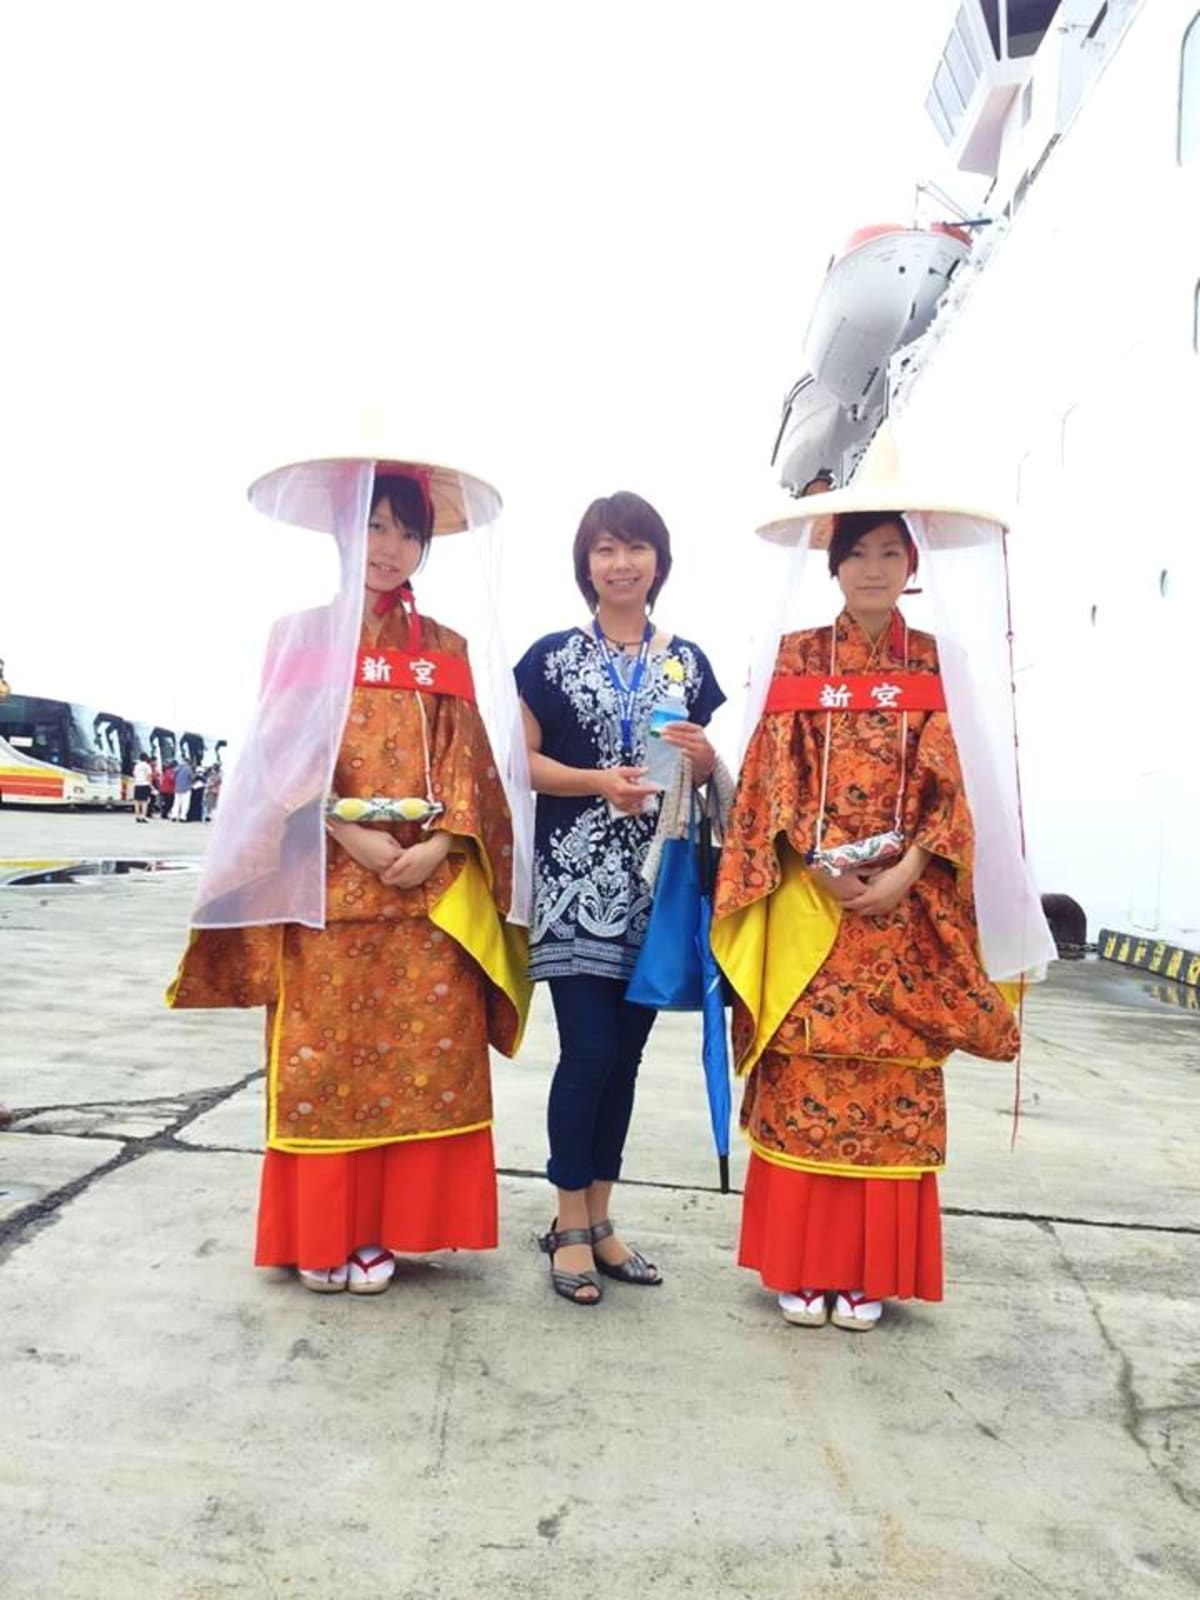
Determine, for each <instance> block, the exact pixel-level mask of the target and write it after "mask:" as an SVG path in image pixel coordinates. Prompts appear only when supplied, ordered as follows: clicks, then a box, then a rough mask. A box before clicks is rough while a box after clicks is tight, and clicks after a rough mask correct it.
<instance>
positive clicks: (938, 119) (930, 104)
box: [925, 89, 954, 144]
mask: <svg viewBox="0 0 1200 1600" xmlns="http://www.w3.org/2000/svg"><path fill="white" fill-rule="evenodd" d="M925 109H926V111H927V112H928V113H929V116H930V118H931V120H932V122H933V125H934V127H935V128H936V129H937V131H938V136H939V138H940V139H941V141H942V143H943V144H953V143H954V129H953V128H952V127H951V126H950V119H949V117H947V115H946V113H945V112H944V111H943V110H942V107H941V102H940V101H939V100H938V97H937V95H936V94H935V93H934V91H933V90H932V89H931V90H930V91H929V94H928V96H927V98H926V101H925Z"/></svg>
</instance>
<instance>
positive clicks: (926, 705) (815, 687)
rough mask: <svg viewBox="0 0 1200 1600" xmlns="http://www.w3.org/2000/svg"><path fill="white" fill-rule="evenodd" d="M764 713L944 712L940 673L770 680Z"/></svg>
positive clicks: (790, 676)
mask: <svg viewBox="0 0 1200 1600" xmlns="http://www.w3.org/2000/svg"><path fill="white" fill-rule="evenodd" d="M763 709H764V710H765V711H945V709H946V695H945V691H944V690H943V688H942V677H941V673H939V672H862V673H855V672H851V673H842V674H835V675H834V676H832V677H829V676H824V675H822V674H820V673H783V674H781V675H779V676H777V677H774V678H772V679H771V687H770V689H769V690H768V691H767V703H766V706H765V707H764V708H763Z"/></svg>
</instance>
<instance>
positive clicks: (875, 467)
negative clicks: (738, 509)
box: [756, 422, 1009, 550]
mask: <svg viewBox="0 0 1200 1600" xmlns="http://www.w3.org/2000/svg"><path fill="white" fill-rule="evenodd" d="M947 477H949V474H947ZM856 511H899V512H906V511H908V512H919V513H922V514H924V515H939V514H940V515H943V516H948V517H957V518H962V519H963V523H962V526H963V530H964V535H963V537H964V542H973V538H972V536H971V535H970V534H969V533H968V532H967V530H968V529H969V528H970V527H972V526H975V527H977V526H978V524H979V523H981V522H986V523H991V524H993V525H994V526H995V528H996V529H997V530H1000V529H1003V528H1005V527H1007V526H1008V520H1009V519H1008V517H1007V516H1006V515H1004V514H1003V513H1001V512H998V511H997V510H996V509H995V508H994V507H988V508H985V507H982V506H980V505H978V504H976V503H975V501H974V500H973V499H971V498H970V497H969V496H967V497H963V498H960V497H959V496H958V495H956V494H955V493H954V492H953V491H952V490H950V489H949V487H948V485H947V484H946V483H941V484H937V483H931V482H928V481H926V480H925V478H924V477H922V476H919V475H916V474H910V473H909V472H906V470H905V465H904V462H903V461H902V459H901V453H900V447H899V445H898V443H897V440H896V433H895V430H894V428H893V427H892V424H891V423H890V422H884V423H882V424H881V426H880V428H879V431H878V433H876V435H875V437H874V439H872V441H871V444H870V447H869V448H868V450H867V453H866V455H865V456H864V457H863V461H862V465H861V466H860V467H859V469H858V471H857V473H856V474H855V476H854V482H853V483H851V484H850V485H849V486H848V487H847V488H845V489H830V490H828V491H826V492H825V493H819V492H818V493H812V494H809V495H807V496H805V498H804V499H802V500H800V501H793V502H791V505H790V508H789V509H788V511H787V512H786V513H781V514H778V515H776V516H774V517H772V518H771V519H770V520H769V521H767V522H763V523H760V524H759V526H758V528H757V529H756V532H757V533H758V536H759V538H761V539H767V540H769V541H770V542H771V543H772V544H784V545H792V544H797V543H798V542H799V540H800V537H801V534H802V533H803V531H804V528H805V526H806V525H808V524H810V523H811V524H812V535H811V538H810V541H809V544H810V547H811V548H812V549H814V550H825V549H828V547H829V541H830V539H831V538H832V537H833V522H834V518H835V517H839V516H845V515H848V514H849V513H851V512H856ZM949 526H950V527H953V524H950V525H949ZM941 542H943V543H946V544H953V543H955V540H954V538H953V535H952V534H951V535H950V536H949V537H947V538H945V539H944V540H942V541H941Z"/></svg>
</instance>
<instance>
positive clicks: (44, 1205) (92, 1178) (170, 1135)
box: [0, 1067, 262, 1261]
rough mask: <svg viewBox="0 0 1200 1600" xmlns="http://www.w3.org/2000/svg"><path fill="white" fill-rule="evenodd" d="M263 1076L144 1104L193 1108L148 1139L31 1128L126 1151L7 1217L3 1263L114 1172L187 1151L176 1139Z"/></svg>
mask: <svg viewBox="0 0 1200 1600" xmlns="http://www.w3.org/2000/svg"><path fill="white" fill-rule="evenodd" d="M261 1073H262V1068H261V1067H256V1068H255V1069H254V1071H253V1072H250V1073H247V1074H246V1076H245V1077H244V1078H239V1079H238V1081H237V1082H236V1083H232V1084H226V1085H223V1086H221V1087H220V1088H216V1089H201V1090H196V1091H193V1092H191V1093H189V1094H181V1095H173V1096H159V1097H158V1098H157V1099H156V1100H154V1101H150V1102H142V1103H143V1105H144V1104H161V1103H162V1102H163V1100H176V1101H179V1100H187V1101H189V1102H190V1103H189V1105H188V1108H187V1110H186V1111H184V1112H182V1113H181V1114H180V1115H179V1116H178V1117H176V1118H175V1120H174V1121H173V1122H172V1123H170V1125H169V1126H168V1127H166V1128H163V1129H161V1130H160V1131H159V1132H158V1133H153V1134H149V1135H147V1136H146V1137H145V1138H135V1137H133V1136H132V1135H126V1136H124V1137H122V1136H121V1135H118V1134H108V1135H104V1134H100V1133H84V1134H62V1133H59V1132H57V1130H55V1129H44V1130H41V1131H40V1132H35V1131H34V1130H33V1129H30V1130H28V1135H27V1136H28V1137H30V1138H38V1137H50V1136H51V1135H55V1134H56V1135H57V1137H59V1138H83V1139H89V1138H90V1139H97V1138H107V1139H108V1140H109V1141H112V1142H117V1141H119V1142H120V1144H121V1146H122V1148H121V1149H120V1150H118V1151H117V1153H116V1155H114V1156H113V1158H112V1160H111V1161H105V1162H103V1163H102V1164H101V1165H100V1166H98V1167H94V1168H93V1169H92V1171H91V1172H85V1173H84V1174H83V1175H82V1176H81V1177H78V1178H73V1179H72V1180H71V1182H70V1183H64V1184H62V1185H61V1186H60V1187H59V1188H57V1189H52V1190H51V1191H50V1192H49V1194H44V1195H42V1197H41V1198H40V1199H39V1200H32V1201H30V1203H29V1204H28V1205H27V1206H21V1207H19V1208H18V1210H16V1211H14V1212H13V1214H12V1216H11V1217H6V1218H5V1219H4V1220H3V1221H0V1261H3V1260H4V1258H5V1257H6V1256H7V1255H8V1254H10V1253H11V1251H12V1250H14V1249H17V1248H19V1247H20V1246H21V1245H22V1244H25V1243H27V1242H28V1241H29V1239H31V1238H33V1237H35V1235H36V1234H38V1233H40V1232H41V1231H42V1229H43V1228H44V1227H47V1226H48V1225H49V1224H50V1223H51V1222H53V1221H55V1220H56V1219H57V1217H58V1216H59V1214H60V1213H61V1212H62V1211H63V1210H64V1209H65V1208H66V1207H67V1206H69V1205H70V1204H71V1203H72V1201H74V1200H77V1199H78V1198H79V1196H80V1195H81V1194H86V1193H87V1191H88V1190H89V1189H91V1188H92V1187H93V1186H94V1185H95V1184H97V1183H99V1182H101V1181H102V1180H103V1179H104V1178H107V1177H110V1176H111V1175H112V1174H113V1173H114V1172H119V1171H120V1170H121V1168H122V1167H128V1166H130V1165H132V1163H133V1162H135V1161H140V1160H141V1159H142V1157H143V1156H147V1155H149V1154H150V1153H151V1152H152V1151H156V1150H163V1149H171V1148H175V1149H187V1146H186V1145H182V1144H178V1143H176V1135H177V1134H179V1133H180V1132H181V1131H182V1129H184V1128H187V1127H189V1126H190V1125H191V1124H192V1123H193V1122H195V1121H196V1119H197V1117H202V1116H204V1115H205V1113H206V1112H209V1111H212V1110H213V1109H214V1108H215V1107H216V1106H219V1105H220V1104H221V1103H222V1102H223V1101H225V1100H228V1099H230V1098H231V1097H232V1096H233V1095H235V1094H239V1093H240V1092H241V1091H242V1090H243V1089H244V1088H246V1087H247V1085H248V1084H251V1083H253V1082H254V1080H255V1078H257V1077H259V1076H260V1075H261ZM101 1103H102V1104H104V1105H108V1104H114V1103H117V1104H119V1102H109V1101H104V1102H101ZM59 1109H62V1110H70V1109H72V1108H71V1107H61V1108H59ZM22 1131H23V1130H20V1129H16V1130H12V1131H10V1133H9V1134H8V1137H9V1138H17V1137H20V1135H21V1132H22Z"/></svg>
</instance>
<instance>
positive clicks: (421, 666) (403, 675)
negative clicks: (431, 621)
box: [354, 650, 475, 702]
mask: <svg viewBox="0 0 1200 1600" xmlns="http://www.w3.org/2000/svg"><path fill="white" fill-rule="evenodd" d="M354 686H355V688H356V689H423V690H424V691H425V693H426V694H448V695H455V696H457V698H458V699H460V700H470V701H472V702H474V700H475V684H474V681H473V680H472V678H471V666H470V663H469V662H468V660H467V658H466V657H465V656H451V655H447V654H446V653H445V652H444V651H442V650H360V651H359V652H358V663H357V666H356V669H355V673H354Z"/></svg>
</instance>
